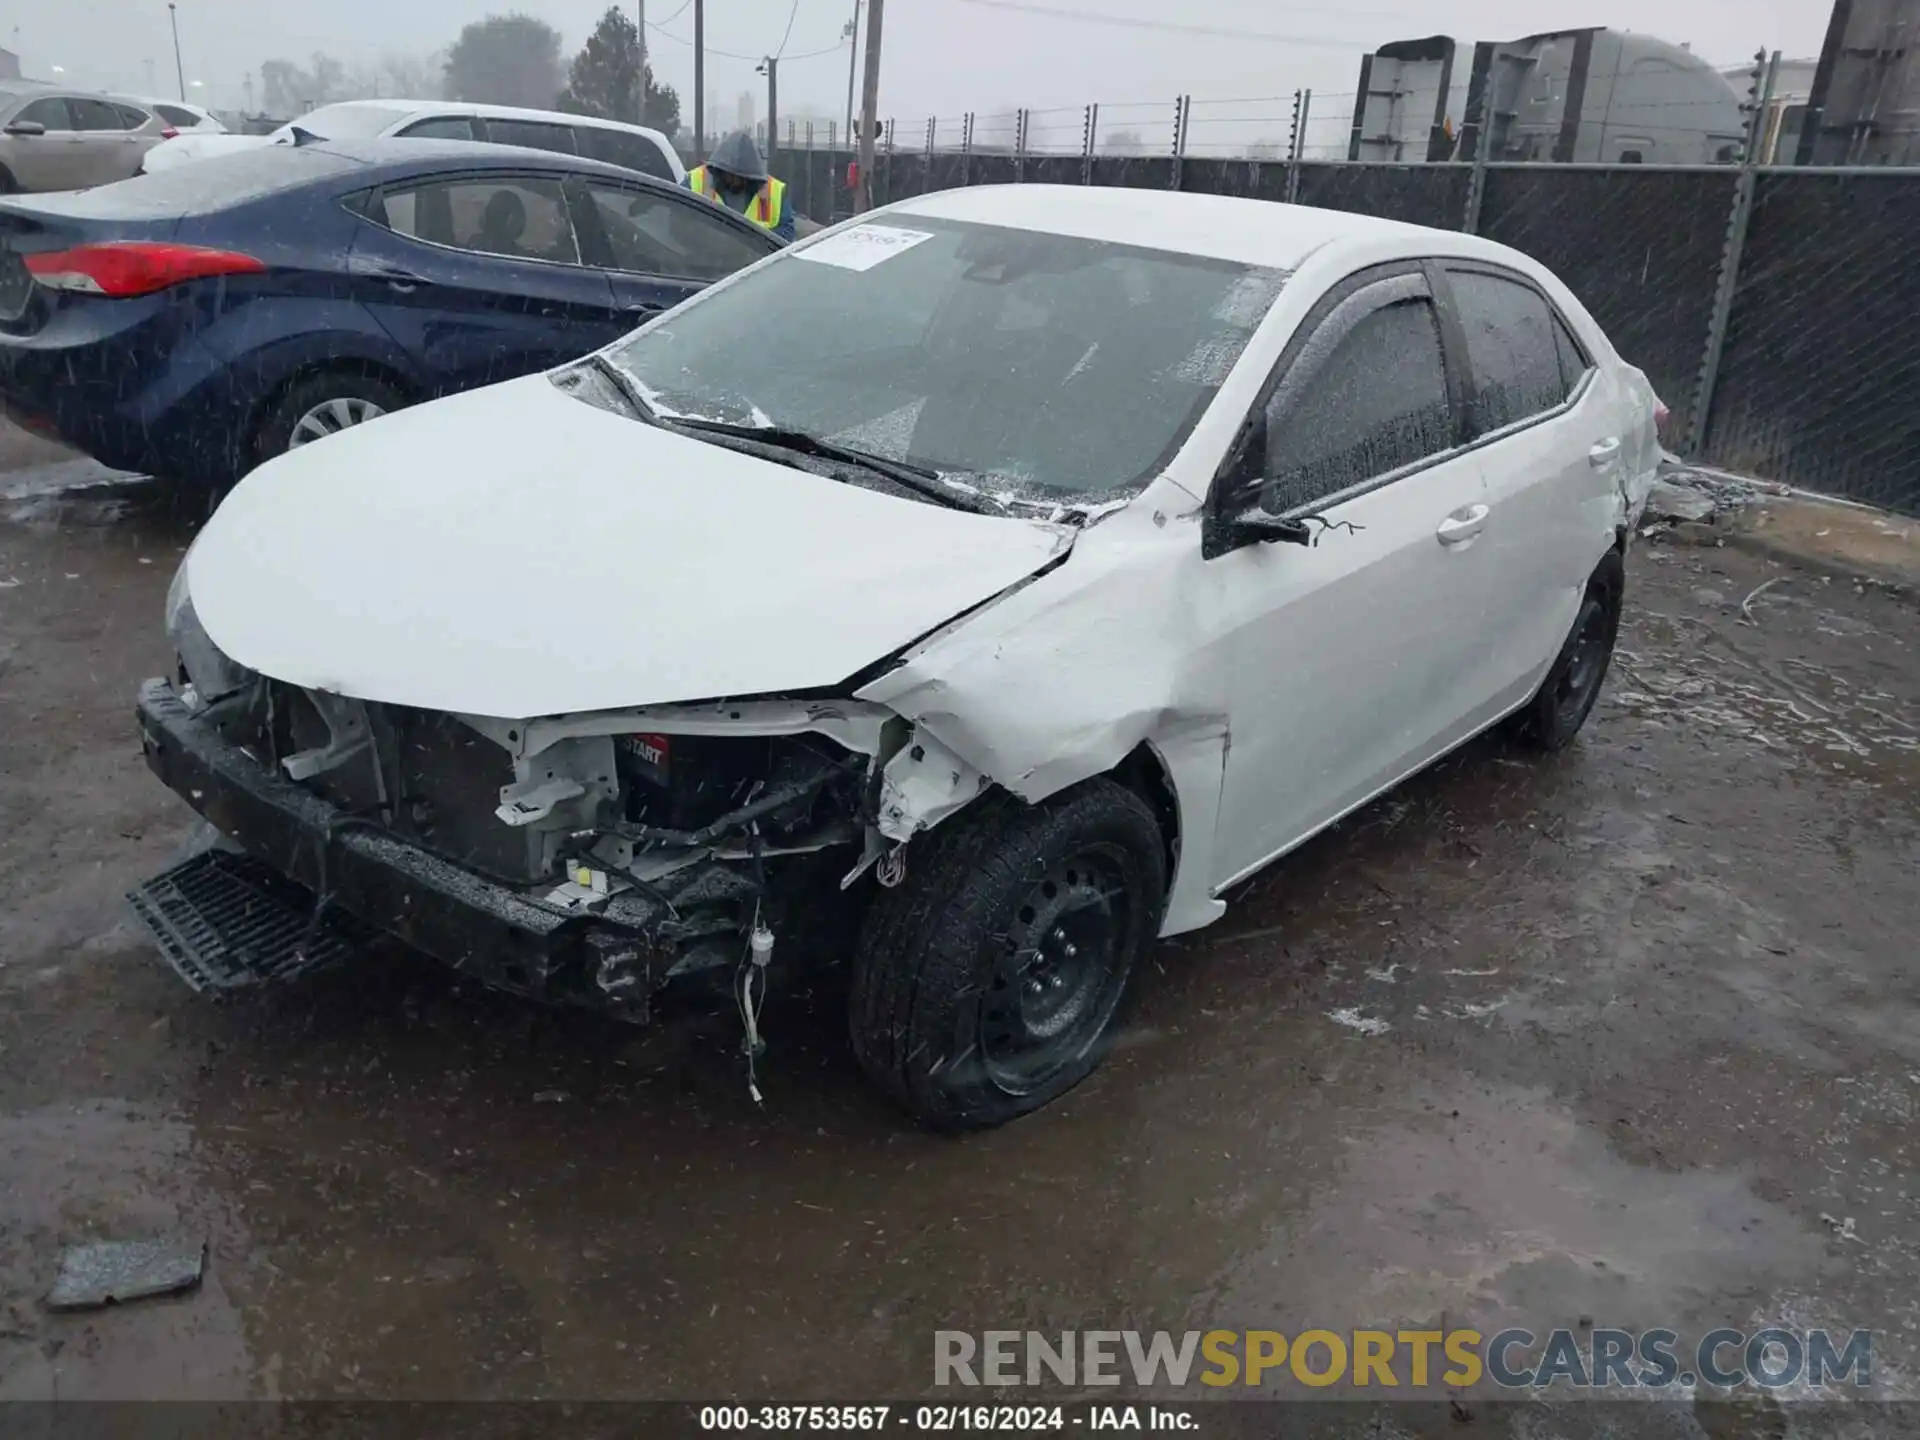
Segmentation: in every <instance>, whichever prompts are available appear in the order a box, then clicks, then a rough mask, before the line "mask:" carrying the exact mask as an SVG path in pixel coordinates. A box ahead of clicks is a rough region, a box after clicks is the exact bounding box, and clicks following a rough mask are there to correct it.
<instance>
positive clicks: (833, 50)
mask: <svg viewBox="0 0 1920 1440" xmlns="http://www.w3.org/2000/svg"><path fill="white" fill-rule="evenodd" d="M682 8H683V9H684V8H685V7H684V6H683V7H682ZM647 29H649V30H652V31H656V32H657V33H658V34H659V35H660V38H661V39H663V40H671V41H673V43H674V44H676V45H686V46H689V47H691V46H692V44H693V41H691V40H689V39H687V38H686V37H685V36H684V35H675V34H672V33H671V32H669V31H667V30H664V29H662V28H661V26H659V25H656V24H654V23H653V21H651V20H649V21H648V22H647ZM845 48H846V43H845V42H844V41H843V42H841V43H840V44H838V45H830V46H828V47H827V48H826V49H825V50H807V51H803V52H802V53H801V54H798V55H782V56H780V57H778V58H779V59H780V61H781V63H783V64H786V63H790V62H792V61H795V60H817V59H818V58H819V57H820V56H822V55H837V54H839V53H840V52H841V51H842V50H844V49H845ZM707 54H709V55H720V56H724V57H725V58H726V59H728V60H745V61H746V62H747V63H748V64H750V65H758V64H759V63H760V62H761V61H762V60H764V59H766V58H767V57H766V56H764V55H742V54H739V53H738V52H736V51H733V50H720V49H716V48H715V47H714V46H712V45H709V46H707Z"/></svg>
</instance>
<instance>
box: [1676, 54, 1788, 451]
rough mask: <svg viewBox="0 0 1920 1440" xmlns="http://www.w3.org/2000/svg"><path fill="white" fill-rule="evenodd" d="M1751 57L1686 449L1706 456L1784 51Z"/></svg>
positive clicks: (1694, 388)
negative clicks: (1740, 141)
mask: <svg viewBox="0 0 1920 1440" xmlns="http://www.w3.org/2000/svg"><path fill="white" fill-rule="evenodd" d="M1753 62H1754V63H1753V83H1752V85H1751V86H1750V87H1749V88H1748V90H1747V95H1748V99H1749V103H1751V104H1752V113H1751V114H1750V115H1749V116H1748V117H1747V143H1746V153H1745V154H1744V155H1742V156H1741V159H1740V176H1739V178H1738V179H1737V180H1735V181H1734V182H1733V208H1732V210H1731V211H1730V212H1729V213H1728V215H1727V238H1726V242H1725V243H1724V244H1723V245H1722V246H1721V249H1720V276H1719V280H1718V282H1717V283H1716V284H1715V285H1714V289H1713V314H1712V316H1711V318H1710V319H1709V320H1708V321H1707V348H1706V350H1705V351H1704V352H1703V353H1702V354H1701V356H1700V374H1699V379H1698V380H1697V381H1696V382H1695V384H1694V387H1693V413H1692V415H1691V416H1689V417H1688V422H1687V440H1686V448H1687V453H1688V454H1690V455H1694V456H1704V455H1705V454H1706V452H1707V437H1708V434H1709V433H1710V430H1711V424H1712V419H1711V417H1712V412H1713V392H1714V390H1715V389H1716V388H1717V387H1718V386H1719V383H1720V355H1721V352H1722V351H1723V350H1724V349H1725V348H1726V344H1727V320H1728V318H1729V317H1730V316H1731V315H1732V314H1733V296H1734V292H1735V291H1736V290H1737V289H1738V288H1739V286H1740V259H1741V256H1742V254H1743V253H1744V252H1745V250H1746V248H1747V225H1748V223H1749V222H1750V221H1751V220H1752V218H1753V192H1754V189H1755V186H1756V185H1757V183H1758V181H1759V178H1760V175H1759V171H1760V144H1759V141H1760V136H1761V135H1762V134H1763V133H1765V128H1766V114H1767V110H1768V109H1769V107H1770V106H1771V105H1772V104H1773V84H1774V79H1775V77H1776V76H1777V75H1778V73H1779V70H1780V52H1779V51H1778V50H1776V51H1774V52H1773V54H1772V55H1771V56H1769V55H1768V54H1767V52H1766V51H1765V50H1761V51H1760V52H1759V53H1758V54H1756V55H1755V56H1754V57H1753ZM1753 102H1757V103H1753Z"/></svg>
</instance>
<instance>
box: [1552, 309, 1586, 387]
mask: <svg viewBox="0 0 1920 1440" xmlns="http://www.w3.org/2000/svg"><path fill="white" fill-rule="evenodd" d="M1553 346H1554V349H1555V350H1556V351H1557V352H1558V353H1559V356H1560V378H1561V379H1562V380H1564V381H1565V382H1566V386H1567V393H1568V394H1569V395H1571V394H1572V393H1573V387H1574V386H1576V385H1578V384H1579V383H1580V379H1581V377H1582V376H1584V375H1585V374H1586V373H1587V371H1588V370H1590V369H1592V368H1593V362H1592V361H1590V360H1588V359H1587V352H1586V350H1585V349H1583V348H1582V346H1581V344H1580V342H1579V341H1578V340H1576V339H1574V338H1573V331H1572V330H1571V329H1569V328H1568V326H1567V322H1566V321H1564V320H1562V319H1561V318H1560V317H1559V315H1557V314H1556V315H1555V316H1554V317H1553Z"/></svg>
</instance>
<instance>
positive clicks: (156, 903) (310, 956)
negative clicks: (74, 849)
mask: <svg viewBox="0 0 1920 1440" xmlns="http://www.w3.org/2000/svg"><path fill="white" fill-rule="evenodd" d="M127 899H128V901H129V902H131V904H132V905H133V911H134V914H135V915H137V916H138V917H139V918H140V922H141V924H143V925H145V926H146V927H147V930H148V932H149V933H151V934H152V936H153V938H154V941H155V943H156V944H158V945H159V947H160V954H161V956H162V957H163V958H164V959H165V960H166V962H167V963H168V964H169V965H171V966H172V967H173V968H174V970H175V971H176V972H177V973H178V974H179V976H180V978H181V979H182V980H185V981H186V982H187V984H188V985H190V986H192V987H193V988H194V989H195V990H198V991H201V992H205V991H210V990H211V991H221V990H234V989H239V988H242V987H244V986H248V985H264V984H267V983H269V982H271V981H276V980H292V979H295V978H297V977H298V976H301V975H306V974H310V973H311V972H313V971H315V970H319V969H321V968H323V967H325V966H328V965H332V964H335V963H337V962H339V961H341V960H344V959H347V958H348V957H349V956H352V955H355V954H357V953H359V952H360V951H361V950H362V949H364V948H365V947H366V946H368V945H369V944H371V943H372V942H373V941H374V940H375V939H376V938H377V932H376V931H374V930H373V929H372V928H371V927H369V926H367V925H364V924H362V923H361V922H360V921H358V920H356V919H354V918H353V917H352V916H350V915H346V914H344V913H342V912H340V911H338V910H329V911H328V912H327V913H326V914H325V915H323V916H322V917H321V919H320V922H319V923H318V924H315V923H314V919H313V906H314V897H313V892H312V891H310V890H307V889H306V888H304V887H303V886H300V885H296V884H295V883H294V882H293V881H291V880H288V879H287V878H286V877H284V876H282V875H281V874H279V873H278V872H277V871H275V870H273V869H272V868H271V867H269V866H267V865H264V864H262V863H261V862H260V861H258V860H255V859H254V858H253V857H252V856H250V855H236V854H233V853H232V852H230V851H225V850H209V851H207V852H206V853H204V854H201V855H195V856H194V857H192V858H191V859H189V860H184V861H182V862H181V863H180V864H178V865H176V866H174V867H173V868H172V869H171V870H167V871H163V872H162V873H161V874H159V875H156V876H154V877H153V878H152V879H151V880H148V881H146V882H144V883H143V884H141V885H139V886H138V887H136V888H135V889H133V890H131V891H129V892H128V894H127Z"/></svg>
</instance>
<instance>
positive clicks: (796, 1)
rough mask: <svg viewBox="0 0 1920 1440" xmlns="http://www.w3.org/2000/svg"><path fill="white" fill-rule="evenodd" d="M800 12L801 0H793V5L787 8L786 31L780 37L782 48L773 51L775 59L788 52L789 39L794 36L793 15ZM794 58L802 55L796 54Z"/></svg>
mask: <svg viewBox="0 0 1920 1440" xmlns="http://www.w3.org/2000/svg"><path fill="white" fill-rule="evenodd" d="M799 13H800V0H793V4H792V6H790V7H789V8H788V10H787V28H786V32H785V33H784V34H782V35H781V37H780V48H779V49H778V50H775V51H774V52H773V54H774V58H775V59H778V58H779V57H780V56H782V55H784V54H786V51H787V41H789V40H791V39H792V38H793V17H794V16H796V15H798V14H799ZM794 58H795V59H796V60H797V59H799V58H800V57H799V56H797V55H796V56H795V57H794Z"/></svg>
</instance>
